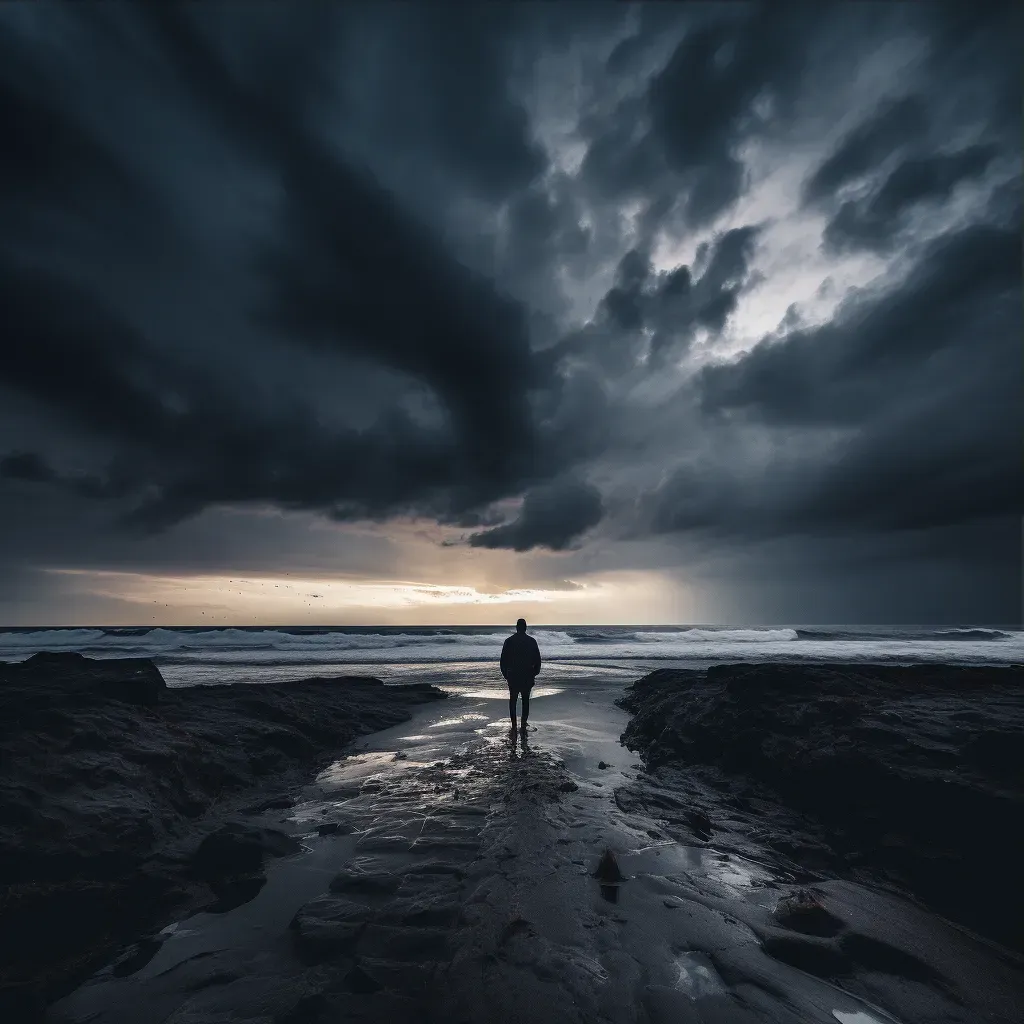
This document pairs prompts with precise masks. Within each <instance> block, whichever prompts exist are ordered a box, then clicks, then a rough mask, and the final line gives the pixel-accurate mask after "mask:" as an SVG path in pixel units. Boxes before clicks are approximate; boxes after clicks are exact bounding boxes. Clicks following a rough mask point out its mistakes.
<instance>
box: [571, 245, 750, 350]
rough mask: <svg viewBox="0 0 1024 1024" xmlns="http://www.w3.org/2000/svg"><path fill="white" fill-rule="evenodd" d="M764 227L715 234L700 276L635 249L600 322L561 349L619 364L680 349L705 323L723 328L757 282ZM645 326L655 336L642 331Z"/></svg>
mask: <svg viewBox="0 0 1024 1024" xmlns="http://www.w3.org/2000/svg"><path fill="white" fill-rule="evenodd" d="M760 231H761V228H760V227H759V226H757V225H747V226H745V227H742V228H733V229H731V230H729V231H725V232H722V233H721V234H720V235H717V236H715V237H714V238H713V239H711V240H710V241H709V242H708V243H707V244H706V245H704V246H703V248H702V249H701V251H700V252H699V253H698V256H699V259H698V261H697V263H699V266H698V268H697V272H698V273H699V276H697V277H696V278H695V277H694V270H693V269H692V268H691V267H689V266H687V265H685V264H681V265H680V266H678V267H674V268H673V269H672V270H669V271H664V272H657V273H656V272H655V271H654V268H653V265H652V264H651V260H650V257H649V256H648V255H647V254H646V253H644V252H641V251H640V250H638V249H631V250H630V251H629V252H627V253H626V254H625V255H624V256H623V257H622V259H621V260H620V261H619V265H618V267H617V268H616V271H615V279H614V281H613V283H612V287H611V288H610V289H609V290H608V291H607V292H606V293H605V295H604V297H603V298H602V299H601V301H600V303H599V304H598V308H597V312H596V315H595V319H594V321H593V322H592V323H590V324H589V325H587V327H585V328H584V329H583V330H581V331H579V332H576V333H574V334H571V335H569V336H567V337H566V338H565V339H563V341H562V342H561V344H560V345H559V346H558V347H557V348H556V349H555V350H554V351H556V352H557V353H558V354H559V355H562V354H572V355H583V356H585V357H588V358H590V359H595V360H597V361H599V362H600V363H601V365H603V366H605V367H606V368H608V369H609V370H612V369H613V368H615V367H616V366H621V365H623V364H628V363H630V362H633V361H635V360H636V359H637V358H639V357H640V356H641V355H642V354H644V353H646V354H649V355H650V356H651V357H652V358H654V359H655V360H656V361H657V360H659V359H660V358H661V357H664V356H666V355H668V354H670V353H673V352H674V353H677V354H678V353H679V352H680V351H683V350H685V349H686V347H687V346H688V345H689V344H690V342H691V341H692V339H693V335H694V332H695V331H696V330H697V329H699V328H703V329H705V330H706V331H708V332H709V333H710V334H711V335H713V336H714V335H717V334H719V333H720V332H721V331H722V329H723V328H724V327H725V324H726V321H727V320H728V318H729V316H730V315H731V314H732V313H733V311H734V310H735V309H736V305H737V302H738V301H739V296H740V294H741V293H742V291H743V289H744V287H745V286H747V284H748V283H749V280H750V262H751V257H752V254H753V247H754V244H755V243H756V241H757V238H758V235H759V234H760ZM644 328H647V329H648V331H649V340H645V339H642V338H641V337H640V335H639V334H638V332H640V331H641V329H644Z"/></svg>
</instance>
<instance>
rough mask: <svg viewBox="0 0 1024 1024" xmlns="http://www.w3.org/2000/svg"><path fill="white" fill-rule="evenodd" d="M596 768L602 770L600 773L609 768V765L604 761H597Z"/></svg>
mask: <svg viewBox="0 0 1024 1024" xmlns="http://www.w3.org/2000/svg"><path fill="white" fill-rule="evenodd" d="M597 767H598V768H600V769H602V771H603V770H604V769H605V768H611V765H610V764H608V763H607V762H605V761H598V762H597Z"/></svg>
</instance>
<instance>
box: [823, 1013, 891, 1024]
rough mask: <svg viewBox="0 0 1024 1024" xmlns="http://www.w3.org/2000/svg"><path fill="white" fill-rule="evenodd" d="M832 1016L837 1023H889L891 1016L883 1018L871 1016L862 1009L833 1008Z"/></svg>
mask: <svg viewBox="0 0 1024 1024" xmlns="http://www.w3.org/2000/svg"><path fill="white" fill-rule="evenodd" d="M832 1016H833V1017H835V1019H836V1020H837V1021H839V1024H890V1022H891V1021H892V1018H891V1017H889V1018H887V1019H886V1020H883V1019H882V1018H881V1017H873V1016H872V1015H871V1014H870V1013H865V1012H864V1011H863V1010H833V1011H832Z"/></svg>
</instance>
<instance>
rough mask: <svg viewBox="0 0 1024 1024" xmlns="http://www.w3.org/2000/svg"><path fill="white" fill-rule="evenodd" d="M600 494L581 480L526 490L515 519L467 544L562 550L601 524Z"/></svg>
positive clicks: (526, 549)
mask: <svg viewBox="0 0 1024 1024" xmlns="http://www.w3.org/2000/svg"><path fill="white" fill-rule="evenodd" d="M602 514H603V503H602V499H601V492H600V491H599V490H598V489H597V488H596V487H594V486H593V485H592V484H589V483H586V482H585V481H582V480H557V481H555V482H554V483H551V484H547V485H545V486H543V487H538V488H535V489H534V490H531V491H527V493H526V496H525V498H524V499H523V506H522V509H521V511H520V513H519V516H518V518H517V519H515V520H513V521H512V522H511V523H507V524H504V525H502V526H496V527H494V528H493V529H491V530H485V531H483V532H482V533H474V534H472V535H471V536H470V538H469V543H470V544H471V545H472V546H473V547H476V548H510V549H511V550H513V551H529V550H530V549H531V548H537V547H546V548H550V549H551V550H553V551H562V550H564V549H566V548H568V547H569V546H570V545H571V544H572V543H573V542H574V541H576V540H578V539H579V537H580V536H581V535H582V534H583V533H585V532H586V531H587V530H589V529H590V528H591V527H594V526H596V525H597V524H598V523H599V522H600V521H601V516H602Z"/></svg>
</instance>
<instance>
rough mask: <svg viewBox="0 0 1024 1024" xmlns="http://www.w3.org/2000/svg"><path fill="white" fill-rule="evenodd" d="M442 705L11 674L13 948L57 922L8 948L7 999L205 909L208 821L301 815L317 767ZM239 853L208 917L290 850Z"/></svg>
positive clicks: (0, 782) (1, 747)
mask: <svg viewBox="0 0 1024 1024" xmlns="http://www.w3.org/2000/svg"><path fill="white" fill-rule="evenodd" d="M443 696H444V694H443V693H442V692H441V691H437V690H433V689H432V688H430V687H422V686H413V687H404V686H403V687H396V688H387V687H385V686H384V684H383V683H381V682H380V681H379V680H371V679H361V678H355V677H349V678H343V677H340V678H336V679H320V680H303V681H296V682H289V683H280V684H269V685H266V684H251V685H250V684H240V685H232V686H208V687H207V686H202V687H187V688H171V689H168V688H167V687H166V686H165V684H164V681H163V679H162V677H161V676H160V673H159V671H158V669H157V668H156V667H155V666H154V665H153V664H152V663H151V662H149V661H145V660H139V659H96V660H93V659H89V658H83V657H81V656H80V655H75V654H59V655H51V654H42V655H37V656H35V657H32V658H29V659H28V660H27V661H25V662H21V663H19V664H13V665H10V664H3V663H0V762H2V763H3V765H4V767H5V770H4V772H2V773H0V776H2V777H0V878H2V879H3V882H4V884H5V885H6V886H8V887H9V889H8V892H7V893H6V898H5V899H3V900H0V936H8V935H9V936H12V937H13V936H24V935H25V934H26V932H25V929H24V928H23V927H22V926H21V925H20V924H19V922H20V921H22V920H29V921H43V920H47V921H49V920H51V919H53V920H55V921H56V922H58V924H57V927H56V929H55V930H52V931H51V930H49V929H44V930H43V931H44V932H45V934H47V936H48V937H47V941H45V942H38V943H36V942H26V941H24V940H23V939H22V940H15V939H13V938H12V939H11V940H10V942H8V941H7V940H6V938H5V939H4V940H2V941H0V965H3V966H0V985H3V984H10V985H13V986H15V987H16V988H17V989H18V991H21V990H22V988H23V987H24V986H25V985H28V986H29V987H30V988H32V989H33V991H35V988H33V986H36V983H37V982H38V986H37V987H38V989H39V992H40V993H41V995H40V998H43V999H44V1000H52V999H54V998H58V997H59V996H60V995H62V994H64V993H65V992H66V991H68V988H69V986H73V985H74V984H75V983H77V982H78V981H80V980H83V979H84V978H85V977H87V976H88V974H89V973H91V971H92V970H93V969H95V968H96V967H98V966H100V965H101V964H102V963H104V962H109V961H110V959H111V958H112V957H113V956H114V955H115V954H116V951H117V949H118V948H122V947H123V944H124V943H126V942H130V941H132V940H134V939H136V938H137V937H138V936H139V935H140V934H146V932H147V930H148V929H150V928H152V927H153V926H154V925H156V924H157V922H158V921H159V920H161V919H162V918H163V917H164V915H165V914H166V913H167V912H168V911H170V910H171V909H173V908H174V907H176V906H182V905H183V904H185V903H186V902H187V901H189V900H192V899H194V896H195V888H194V886H193V885H192V884H191V878H186V877H183V875H186V874H187V875H189V876H192V877H194V876H195V871H194V870H193V867H192V864H191V860H190V856H189V854H190V852H191V851H189V852H188V853H186V852H184V851H183V849H182V847H183V844H184V836H185V835H186V834H187V833H188V830H189V829H191V827H192V825H193V823H194V822H195V820H196V819H197V818H199V817H200V816H203V815H205V814H207V813H208V812H210V811H211V810H213V809H214V807H215V805H217V804H218V803H220V802H221V801H224V802H225V803H226V802H227V801H231V802H233V803H234V802H235V800H236V797H238V796H239V795H240V794H242V793H244V792H245V791H246V790H250V791H251V795H250V796H249V798H248V802H246V801H245V800H244V799H240V800H238V801H237V803H238V804H241V806H243V807H244V808H245V810H244V811H243V812H242V813H244V814H250V815H251V814H262V813H265V812H266V811H270V810H276V809H281V808H284V807H286V806H290V805H291V802H292V801H291V799H290V798H289V797H288V796H287V794H284V793H283V792H282V789H283V787H285V786H289V785H291V784H292V783H294V784H295V785H296V786H297V785H298V784H299V782H300V777H299V774H298V772H299V770H301V769H303V768H304V767H305V766H306V765H308V764H310V762H311V761H313V760H315V759H317V758H320V757H322V756H323V755H324V754H325V753H328V752H331V751H340V750H341V749H342V748H343V747H344V745H345V744H346V743H348V742H349V741H351V740H353V739H354V738H356V737H357V736H359V735H362V734H365V733H368V732H371V731H374V730H376V729H381V728H386V727H389V726H394V725H397V724H399V723H400V722H402V721H405V720H406V719H408V717H409V714H410V709H411V708H413V707H415V706H417V705H420V704H423V703H425V702H427V701H431V700H435V699H442V698H443ZM261 772H262V773H267V772H270V773H273V774H274V775H275V790H276V792H274V793H272V794H271V795H270V796H268V795H267V793H266V791H262V792H259V793H257V791H256V790H255V785H256V783H257V781H258V779H257V774H258V773H261ZM289 775H290V777H289ZM257 796H258V797H259V802H255V803H254V802H253V801H256V800H257ZM236 806H237V804H236ZM218 842H220V840H216V841H214V843H218ZM233 845H234V844H225V845H224V846H223V847H221V853H223V856H221V855H220V854H218V853H216V851H215V850H213V849H211V848H210V847H207V848H206V849H204V851H203V853H202V855H201V857H200V858H199V860H200V864H201V865H202V866H201V868H200V874H201V875H207V876H209V877H208V878H206V879H204V880H206V881H209V882H214V883H215V884H216V885H217V887H218V888H220V889H221V894H220V898H219V900H218V903H217V904H215V905H214V906H213V907H212V908H208V909H213V910H223V909H225V908H226V907H227V906H228V905H229V904H232V903H235V901H236V900H238V899H244V898H246V893H245V892H243V891H242V889H244V885H242V888H238V887H235V886H234V885H233V884H232V886H228V888H234V889H235V891H234V892H233V893H228V892H226V891H225V890H224V887H223V886H222V885H221V880H222V879H225V878H232V879H243V878H248V879H249V883H248V884H250V886H254V885H258V884H259V883H258V881H257V879H258V877H260V876H261V875H262V867H261V864H262V859H263V856H264V855H265V854H266V853H267V852H270V853H274V852H279V851H277V850H275V849H274V848H273V844H271V846H270V847H267V848H264V846H263V844H261V843H255V844H249V845H250V848H252V847H258V848H259V849H251V852H241V851H239V850H237V849H232V850H231V851H230V852H228V851H227V847H228V846H233ZM173 847H177V852H176V853H174V854H173V855H172V848H173ZM280 852H284V851H280ZM288 852H290V851H288ZM208 855H209V860H207V858H208ZM204 862H205V863H204ZM218 862H219V863H218ZM247 873H248V874H247ZM240 885H241V883H240ZM93 894H94V895H93ZM250 896H251V894H250ZM72 919H73V920H74V921H75V922H76V923H75V926H74V927H73V928H71V927H69V926H68V924H67V923H66V922H68V921H69V920H72ZM61 922H64V923H61ZM54 935H57V936H59V937H60V941H59V942H55V941H53V936H54ZM12 998H13V997H12ZM19 998H20V997H19ZM0 1016H3V1014H2V1012H0Z"/></svg>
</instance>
